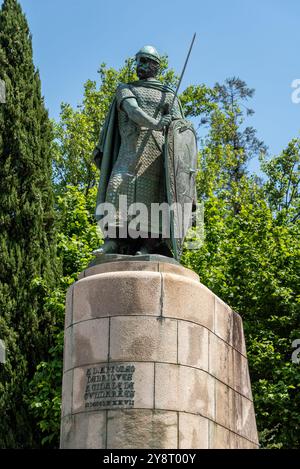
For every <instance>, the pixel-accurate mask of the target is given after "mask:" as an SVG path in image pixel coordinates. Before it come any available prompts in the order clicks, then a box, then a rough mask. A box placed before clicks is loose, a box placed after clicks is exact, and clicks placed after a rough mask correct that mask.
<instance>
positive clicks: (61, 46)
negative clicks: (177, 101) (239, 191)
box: [0, 0, 300, 167]
mask: <svg viewBox="0 0 300 469" xmlns="http://www.w3.org/2000/svg"><path fill="white" fill-rule="evenodd" d="M0 3H2V2H1V0H0ZM20 3H21V5H22V7H23V10H24V11H25V13H26V15H27V19H28V21H29V25H30V29H31V31H32V34H33V47H34V60H35V64H36V66H37V67H38V68H39V70H40V73H41V78H42V86H43V93H44V95H45V100H46V105H47V107H48V109H49V112H50V116H51V117H54V118H58V116H59V109H60V103H61V102H62V101H64V102H68V103H71V104H72V105H74V106H75V105H76V104H77V103H79V102H80V100H81V98H82V91H83V83H84V82H85V81H86V80H87V79H89V78H90V79H96V78H97V69H98V67H99V64H100V63H101V62H106V63H107V64H108V65H109V66H113V67H116V68H118V67H120V66H121V65H122V64H123V61H124V59H125V58H127V57H128V56H132V55H134V54H135V52H137V50H138V49H139V48H140V47H141V46H143V45H145V44H153V45H154V46H155V47H157V49H158V50H159V51H160V52H162V53H167V54H168V55H169V62H170V66H171V67H173V68H174V69H175V70H177V71H180V70H181V68H182V65H183V61H184V58H185V55H186V52H187V49H188V46H189V42H190V40H191V37H192V34H193V32H196V33H197V39H196V43H195V47H194V50H193V53H192V56H191V59H190V63H189V65H188V68H187V72H186V75H185V78H184V81H183V84H182V89H183V88H184V87H185V86H187V85H189V84H197V83H205V84H207V85H213V84H214V83H215V82H216V81H218V82H222V81H223V80H224V79H225V78H227V77H231V76H238V77H240V78H241V79H243V80H245V81H246V82H247V84H248V86H249V87H251V88H255V90H256V93H255V98H254V99H253V100H252V102H251V107H253V109H254V110H255V115H254V116H253V117H251V118H249V121H248V123H249V125H253V126H254V127H255V128H257V130H258V136H259V137H260V138H261V139H263V140H264V141H265V143H266V144H267V145H268V147H269V150H270V152H271V153H278V152H280V150H281V149H283V148H284V147H285V146H286V145H287V143H288V142H289V140H290V139H291V138H293V137H295V136H297V135H299V130H300V103H299V104H294V103H293V102H292V99H291V95H292V92H293V89H292V88H291V83H292V81H293V80H295V79H297V78H298V79H300V65H299V64H300V62H299V55H300V54H299V45H300V27H299V22H300V2H299V0H285V1H284V0H251V1H246V0H226V1H224V0H211V1H207V0H206V1H204V0H151V2H142V1H141V0H127V1H126V2H125V1H124V0H20ZM253 165H254V166H253V167H255V166H256V165H255V164H254V163H253Z"/></svg>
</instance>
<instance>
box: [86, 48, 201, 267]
mask: <svg viewBox="0 0 300 469" xmlns="http://www.w3.org/2000/svg"><path fill="white" fill-rule="evenodd" d="M160 61H161V58H160V56H159V54H158V52H157V50H156V49H155V48H154V47H152V46H145V47H143V48H142V49H141V50H140V51H139V52H138V53H137V54H136V66H137V75H138V77H139V80H138V81H136V82H133V83H128V84H120V85H119V86H118V88H117V91H116V94H115V98H114V100H113V102H112V104H111V106H110V110H109V113H108V115H107V118H106V120H105V123H104V126H103V128H102V131H101V135H100V139H99V143H98V145H97V147H96V149H95V151H94V158H95V163H96V164H97V166H98V167H99V169H100V170H101V176H100V183H99V190H98V196H97V209H98V208H99V207H102V206H103V204H111V205H112V206H113V207H114V208H115V216H114V219H113V220H110V221H109V223H108V225H110V227H109V228H112V225H114V226H113V228H114V233H115V235H114V236H111V235H110V234H108V236H106V239H105V242H104V244H103V246H102V247H101V248H100V250H98V252H101V253H103V254H110V253H119V254H130V255H136V254H146V253H150V254H151V253H155V254H161V255H165V256H169V257H175V258H177V259H179V257H180V253H181V248H182V242H183V238H184V235H185V232H186V229H187V228H188V226H189V225H190V218H191V212H192V207H193V206H194V205H195V201H196V199H195V169H196V155H197V149H196V137H195V132H194V129H193V126H192V124H191V123H189V122H188V121H186V120H185V119H184V115H183V111H182V108H181V104H180V101H179V100H178V98H177V96H176V95H175V93H174V91H173V90H172V89H171V88H169V87H168V86H166V85H163V84H162V83H161V82H160V81H158V80H157V79H156V77H157V75H158V73H159V67H160ZM125 196H126V209H127V210H125V212H124V210H122V209H121V206H120V201H122V200H123V199H122V197H123V198H124V197H125ZM140 204H143V207H145V210H146V212H145V213H147V214H148V215H149V216H147V217H145V216H144V217H139V224H138V232H137V231H135V235H132V231H130V229H128V226H130V222H131V221H132V220H133V216H132V214H133V212H132V207H135V206H139V205H140ZM161 204H165V206H166V205H167V207H171V206H172V205H174V206H175V208H173V209H172V210H171V211H170V210H167V212H166V211H164V214H163V215H162V219H160V218H159V217H154V216H152V215H153V213H154V211H153V208H155V209H157V208H158V207H160V206H161ZM176 205H177V206H176ZM184 205H186V206H187V207H189V208H187V210H186V212H188V213H185V214H184V217H183V216H182V213H179V212H180V211H181V210H180V209H181V207H183V206H184ZM130 207H131V209H130ZM96 218H97V220H98V221H100V224H101V220H102V219H103V212H101V213H100V212H99V211H98V210H97V211H96ZM183 218H184V222H183ZM187 219H188V222H186V220H187ZM166 220H167V222H166ZM164 222H166V223H167V225H168V227H169V228H170V230H169V231H168V230H167V231H166V230H165V229H164V227H163V224H164ZM107 228H108V226H107V224H106V229H107ZM102 229H103V230H104V227H103V226H102ZM107 231H108V233H109V232H112V230H110V231H109V230H107ZM124 233H125V235H124ZM136 233H137V234H136Z"/></svg>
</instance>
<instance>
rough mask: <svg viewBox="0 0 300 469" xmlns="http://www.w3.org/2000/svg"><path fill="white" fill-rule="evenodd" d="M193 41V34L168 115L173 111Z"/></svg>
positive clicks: (194, 37)
mask: <svg viewBox="0 0 300 469" xmlns="http://www.w3.org/2000/svg"><path fill="white" fill-rule="evenodd" d="M195 39H196V33H194V36H193V39H192V42H191V45H190V48H189V51H188V54H187V56H186V59H185V62H184V66H183V69H182V72H181V75H180V78H179V82H178V84H177V88H176V91H175V94H174V97H173V100H172V103H171V106H170V110H169V114H171V112H172V109H173V106H174V103H175V100H176V98H177V95H178V91H179V88H180V85H181V82H182V78H183V75H184V73H185V69H186V66H187V63H188V61H189V58H190V55H191V52H192V48H193V45H194V42H195Z"/></svg>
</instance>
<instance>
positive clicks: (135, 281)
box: [61, 261, 258, 449]
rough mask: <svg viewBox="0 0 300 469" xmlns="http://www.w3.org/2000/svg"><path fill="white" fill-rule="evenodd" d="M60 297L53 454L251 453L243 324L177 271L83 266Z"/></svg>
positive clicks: (149, 265)
mask: <svg viewBox="0 0 300 469" xmlns="http://www.w3.org/2000/svg"><path fill="white" fill-rule="evenodd" d="M80 277H81V278H80V279H79V280H78V281H77V282H76V283H75V284H74V285H72V286H71V287H70V289H69V291H68V295H67V306H66V323H65V350H64V375H63V403H62V426H61V448H109V449H113V448H149V449H150V448H170V449H177V448H185V449H190V448H257V447H258V439H257V430H256V423H255V414H254V407H253V402H252V395H251V385H250V380H249V372H248V363H247V358H246V349H245V341H244V335H243V326H242V321H241V318H240V316H239V315H238V314H236V313H235V312H234V311H232V310H231V309H230V308H229V307H228V306H227V305H226V304H225V303H223V302H222V301H221V300H220V299H219V298H218V297H217V296H216V295H214V294H213V293H212V292H211V291H210V290H208V289H207V288H206V287H205V286H204V285H202V284H201V283H200V282H199V278H198V276H197V275H196V274H195V273H194V272H192V271H190V270H188V269H185V268H183V267H181V266H177V265H174V264H168V263H161V262H146V261H144V262H136V261H135V262H130V261H122V262H110V263H107V264H99V265H95V266H94V267H90V268H89V269H87V270H86V271H84V272H83V273H82V274H81V276H80Z"/></svg>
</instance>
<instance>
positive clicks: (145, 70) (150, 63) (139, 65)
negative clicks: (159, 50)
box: [136, 56, 159, 80]
mask: <svg viewBox="0 0 300 469" xmlns="http://www.w3.org/2000/svg"><path fill="white" fill-rule="evenodd" d="M158 70H159V64H158V63H157V62H155V61H154V60H151V59H149V58H148V57H143V56H140V57H138V58H137V61H136V72H137V75H138V77H139V79H140V80H145V79H146V78H154V77H156V75H157V74H158Z"/></svg>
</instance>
